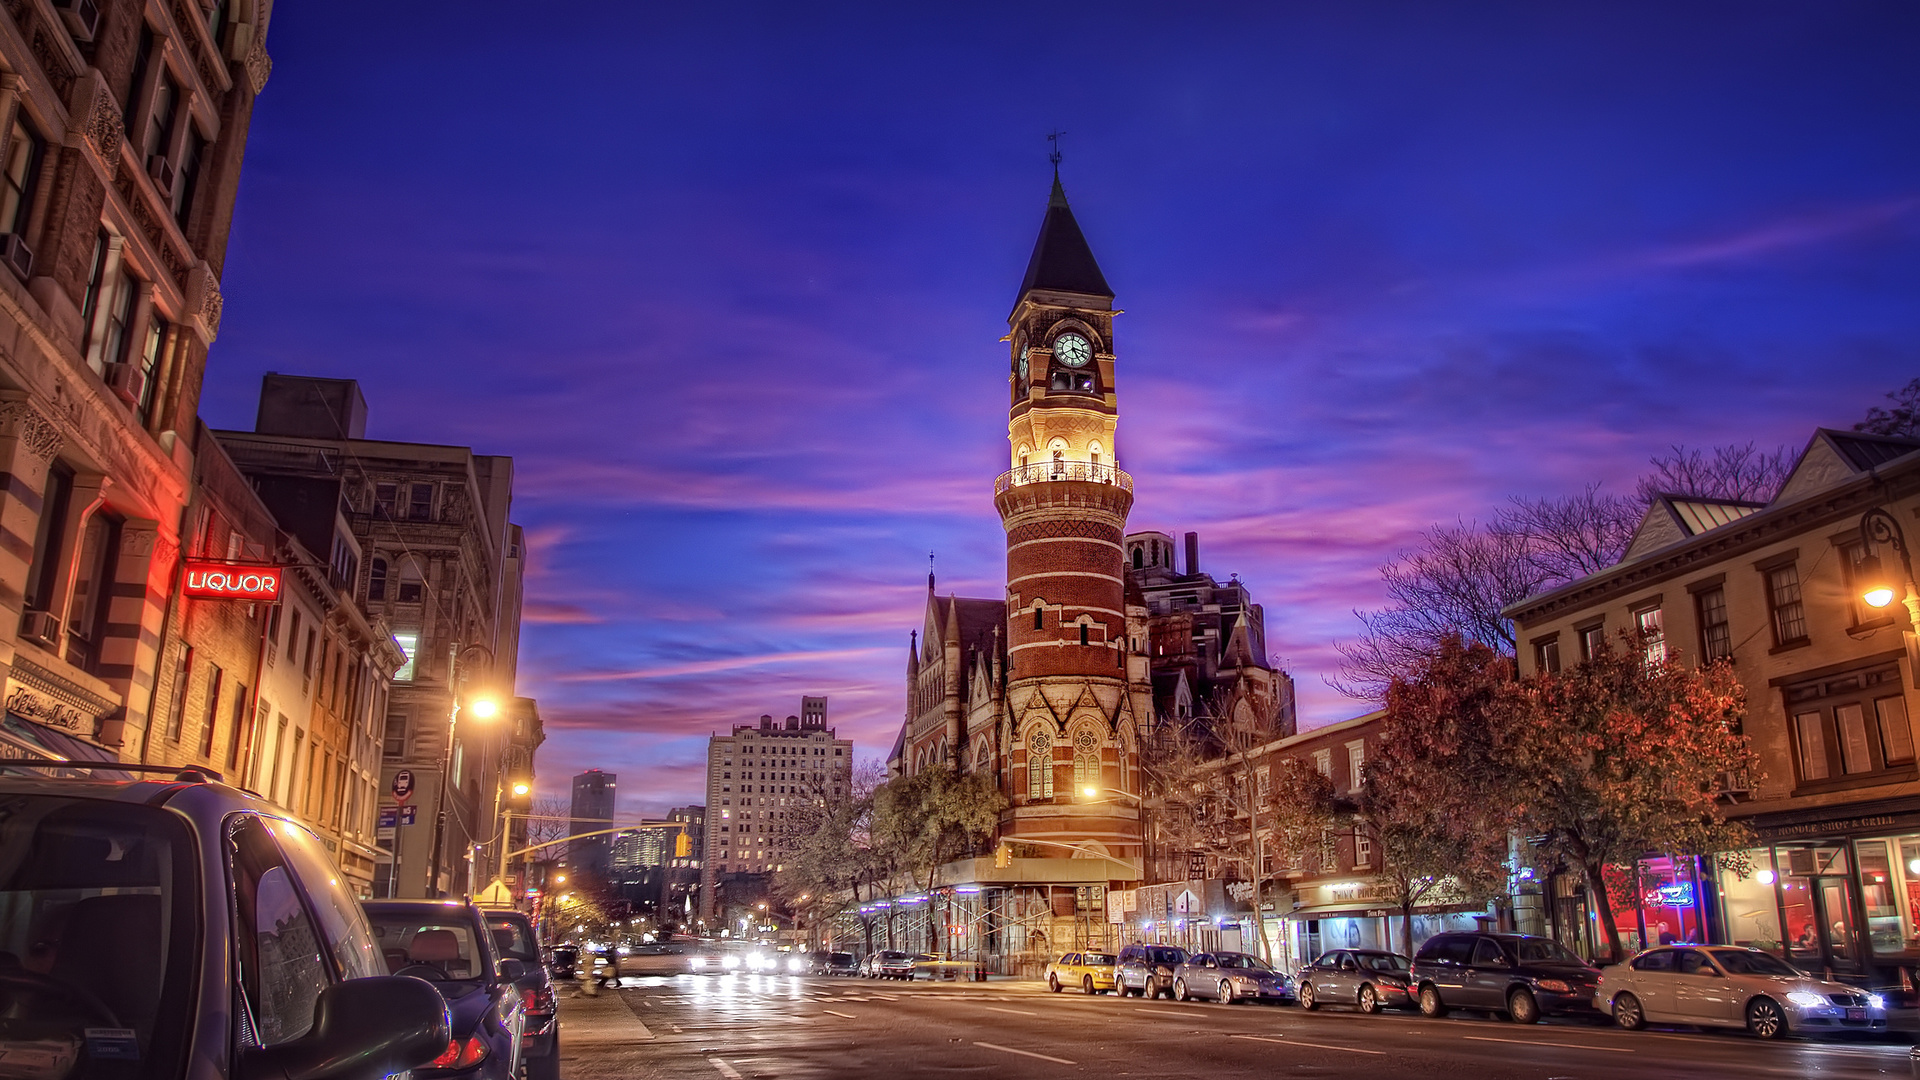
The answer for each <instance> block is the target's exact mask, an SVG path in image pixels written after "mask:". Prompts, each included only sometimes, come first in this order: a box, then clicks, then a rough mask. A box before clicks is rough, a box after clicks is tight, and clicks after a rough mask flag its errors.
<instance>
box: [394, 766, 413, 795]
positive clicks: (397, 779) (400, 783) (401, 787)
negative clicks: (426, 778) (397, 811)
mask: <svg viewBox="0 0 1920 1080" xmlns="http://www.w3.org/2000/svg"><path fill="white" fill-rule="evenodd" d="M412 794H413V770H412V769H401V770H400V771H399V772H397V773H394V774H393V797H394V799H395V801H397V802H406V801H407V798H408V797H409V796H411V795H412Z"/></svg>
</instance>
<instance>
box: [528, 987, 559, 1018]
mask: <svg viewBox="0 0 1920 1080" xmlns="http://www.w3.org/2000/svg"><path fill="white" fill-rule="evenodd" d="M553 1006H554V996H553V991H552V990H550V989H537V990H522V991H521V992H520V1008H521V1009H522V1010H524V1011H526V1012H530V1013H534V1014H536V1015H545V1014H547V1013H550V1012H552V1011H553Z"/></svg>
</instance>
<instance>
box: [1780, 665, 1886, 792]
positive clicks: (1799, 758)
mask: <svg viewBox="0 0 1920 1080" xmlns="http://www.w3.org/2000/svg"><path fill="white" fill-rule="evenodd" d="M1783 693H1784V694H1785V697H1786V703H1787V710H1788V712H1789V713H1790V714H1791V715H1792V717H1793V738H1794V748H1795V751H1796V754H1795V757H1796V763H1797V764H1798V766H1799V772H1800V783H1801V785H1802V786H1805V785H1808V784H1815V785H1820V786H1821V787H1823V788H1824V787H1825V786H1826V785H1834V786H1838V785H1841V784H1852V783H1859V782H1862V781H1865V782H1868V783H1885V782H1887V781H1889V780H1897V779H1906V778H1910V777H1912V776H1913V774H1914V739H1913V729H1912V728H1911V727H1910V726H1909V720H1908V716H1907V703H1906V698H1905V695H1904V694H1903V692H1902V691H1901V687H1900V669H1899V666H1898V665H1897V664H1885V665H1882V666H1880V667H1877V668H1870V669H1867V670H1864V671H1852V672H1845V673H1842V674H1839V675H1831V676H1827V677H1825V678H1821V679H1816V680H1810V681H1808V682H1805V683H1800V684H1797V685H1794V686H1788V687H1785V688H1784V689H1783ZM1836 766H1837V768H1836Z"/></svg>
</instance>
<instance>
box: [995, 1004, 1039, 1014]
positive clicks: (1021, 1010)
mask: <svg viewBox="0 0 1920 1080" xmlns="http://www.w3.org/2000/svg"><path fill="white" fill-rule="evenodd" d="M980 1007H981V1008H983V1009H985V1010H987V1011H988V1012H1003V1013H1012V1014H1013V1015H1015V1016H1039V1015H1040V1014H1039V1013H1037V1012H1028V1011H1027V1010H1025V1009H1003V1008H1001V1007H1000V1006H998V1005H982V1006H980Z"/></svg>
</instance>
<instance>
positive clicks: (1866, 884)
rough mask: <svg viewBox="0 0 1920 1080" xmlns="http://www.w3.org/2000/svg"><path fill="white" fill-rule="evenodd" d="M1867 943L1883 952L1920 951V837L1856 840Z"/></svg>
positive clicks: (1876, 950)
mask: <svg viewBox="0 0 1920 1080" xmlns="http://www.w3.org/2000/svg"><path fill="white" fill-rule="evenodd" d="M1854 854H1855V858H1857V859H1858V860H1859V864H1860V901H1861V906H1862V907H1864V908H1865V909H1866V912H1867V942H1868V944H1869V945H1870V946H1871V947H1872V949H1873V951H1874V952H1876V953H1879V954H1881V955H1883V956H1884V955H1889V954H1894V955H1898V954H1902V953H1909V952H1920V920H1917V916H1920V836H1909V837H1897V838H1891V839H1886V840H1859V841H1855V843H1854Z"/></svg>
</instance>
